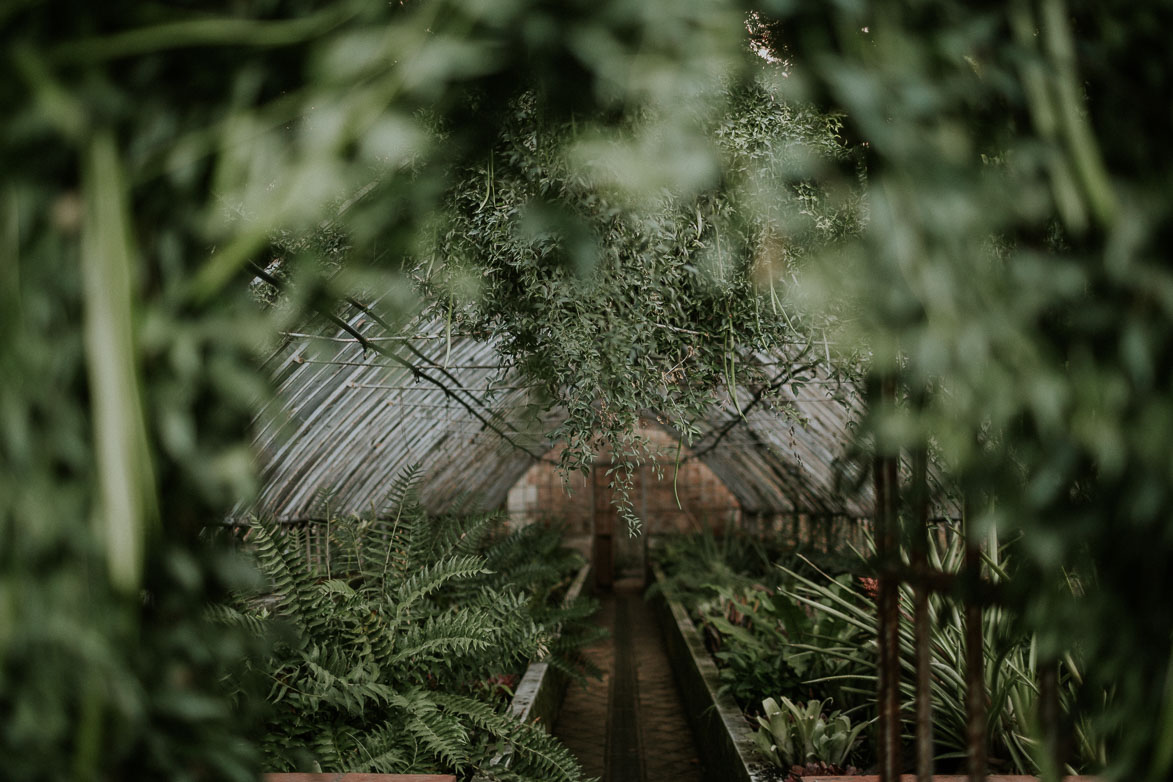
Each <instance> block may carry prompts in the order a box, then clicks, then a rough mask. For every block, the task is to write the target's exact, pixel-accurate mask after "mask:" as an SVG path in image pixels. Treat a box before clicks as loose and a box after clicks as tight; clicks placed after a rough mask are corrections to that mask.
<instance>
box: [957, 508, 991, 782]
mask: <svg viewBox="0 0 1173 782" xmlns="http://www.w3.org/2000/svg"><path fill="white" fill-rule="evenodd" d="M965 506H966V507H965V511H964V516H965V529H964V533H965V575H964V581H965V582H964V584H963V587H964V597H965V715H966V731H965V734H966V736H965V737H966V757H967V763H966V766H967V770H968V773H969V780H970V782H982V780H984V779H985V778H986V685H985V659H984V654H983V650H982V606H981V603H980V602H979V600H980V595H979V593H978V592H979V586H980V584H981V568H982V558H981V557H982V555H981V548H980V545H979V544H978V542H977V541H976V540H975V539H974V536H973V530H972V527H971V522H972V515H971V510H972V509H971V508H970V504H969V502H968V501H967V502H966V503H965Z"/></svg>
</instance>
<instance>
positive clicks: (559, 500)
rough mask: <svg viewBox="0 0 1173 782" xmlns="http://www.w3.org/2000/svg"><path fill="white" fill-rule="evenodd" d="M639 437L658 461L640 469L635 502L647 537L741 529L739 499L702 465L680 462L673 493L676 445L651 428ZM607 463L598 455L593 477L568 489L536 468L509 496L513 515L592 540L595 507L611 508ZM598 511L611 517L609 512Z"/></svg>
mask: <svg viewBox="0 0 1173 782" xmlns="http://www.w3.org/2000/svg"><path fill="white" fill-rule="evenodd" d="M641 432H642V433H643V434H644V435H645V436H646V437H647V438H648V439H649V440H650V441H651V442H652V443H653V444H654V446H655V461H654V464H645V465H644V466H643V467H641V468H640V471H639V474H638V476H637V477H636V482H635V490H634V491H633V492H632V496H631V499H632V504H633V505H634V507H635V512H636V514H637V515H638V516H639V517H640V518H641V520H642V521H643V523H644V531H645V532H646V533H651V534H656V533H660V532H670V531H681V532H684V531H690V530H699V529H701V528H702V525H708V526H711V527H713V528H714V529H715V530H716V531H718V532H720V531H721V530H723V529H724V527H725V525H727V524H730V523H733V524H736V523H738V521H739V520H740V517H741V508H740V506H739V505H738V503H737V500H736V498H735V497H734V496H733V495H732V494H731V493H730V492H729V490H728V489H727V488H725V484H723V483H722V482H721V480H720V479H719V478H718V477H717V476H716V475H715V474H714V473H713V471H712V470H710V469H709V468H708V467H706V466H705V465H704V464H703V463H701V462H699V461H695V460H688V461H682V462H681V464H680V469H679V473H678V474H677V475H676V482H675V483H676V489H675V492H674V491H673V473H674V472H675V471H676V466H675V461H676V442H675V440H673V439H672V438H671V437H670V436H669V435H668V434H666V433H665V432H663V431H662V430H661V429H659V428H658V427H655V426H652V425H645V426H644V427H642V428H641ZM559 453H560V449H555V450H554V451H552V452H551V453H550V454H549V456H550V457H551V458H553V459H555V460H556V459H557V458H558V455H559ZM685 454H687V451H685ZM609 462H610V457H609V455H608V454H606V453H601V454H599V456H598V461H597V462H596V473H595V474H594V475H593V476H583V475H582V474H581V473H575V474H574V475H572V476H571V478H570V481H569V483H566V484H564V482H563V480H562V477H561V476H560V475H559V474H558V470H557V468H556V467H555V466H554V465H553V464H549V463H546V462H541V463H539V464H535V465H534V466H533V467H531V468H530V470H529V471H528V472H527V473H526V474H525V475H524V476H522V478H521V480H520V481H518V482H517V484H516V485H514V487H513V488H512V489H511V490H510V492H509V498H508V501H507V506H506V507H507V509H508V511H509V515H510V516H511V517H512V518H516V519H518V520H524V521H542V520H546V519H552V520H556V521H562V522H565V523H566V525H567V534H568V535H571V536H577V535H589V534H590V533H591V529H592V527H591V522H592V518H593V514H594V512H595V507H596V504H599V503H604V504H605V503H607V502H608V500H607V499H606V495H607V494H609V492H608V491H607V490H606V480H607V479H606V477H605V475H604V473H605V470H606V466H607V465H608V464H609ZM657 473H658V474H657ZM596 483H597V485H598V487H599V488H598V489H596ZM677 495H678V496H679V498H680V504H679V507H678V506H677V502H676V498H677ZM600 511H601V512H607V506H606V505H604V507H602V508H600Z"/></svg>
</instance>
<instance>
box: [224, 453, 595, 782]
mask: <svg viewBox="0 0 1173 782" xmlns="http://www.w3.org/2000/svg"><path fill="white" fill-rule="evenodd" d="M414 480H415V475H414V473H409V474H408V475H406V476H405V477H404V478H402V479H401V480H400V481H398V482H397V484H396V488H395V490H394V491H393V493H392V501H391V506H392V507H391V510H392V512H391V513H390V514H389V516H387V517H386V518H381V519H374V518H350V519H332V520H330V521H329V522H328V523H327V524H326V525H324V526H325V528H324V529H317V530H311V529H309V528H300V529H298V528H291V527H286V526H280V525H277V524H274V523H271V522H265V521H259V522H257V523H256V524H255V526H254V527H253V529H252V534H251V541H252V545H253V548H254V550H255V553H256V558H257V561H258V563H259V565H260V568H261V570H262V571H263V572H264V573H265V575H266V576H267V577H268V579H269V582H270V583H269V590H270V591H269V592H268V593H266V594H265V595H263V596H252V598H251V599H247V600H245V599H242V600H241V601H240V602H239V603H238V604H237V605H236V606H232V607H228V606H221V607H219V608H218V609H216V613H217V615H218V616H219V617H220V618H221V619H222V620H223V621H228V622H234V623H239V624H243V625H246V626H249V627H251V628H252V629H253V630H254V632H260V633H275V634H276V636H277V637H278V638H279V639H280V640H279V641H278V642H277V643H276V644H275V650H274V652H273V653H272V655H270V656H269V657H268V658H267V659H265V660H263V661H260V662H258V663H257V667H258V668H259V672H260V673H261V674H262V675H263V676H264V677H265V678H266V679H267V680H268V682H269V692H268V700H269V702H270V703H271V704H272V706H273V710H272V715H271V717H270V719H269V721H268V724H267V725H266V735H265V736H264V738H263V739H262V741H261V746H262V749H263V751H264V753H265V756H266V758H267V760H268V764H269V765H270V766H271V768H273V769H274V770H308V771H317V770H321V771H328V772H383V773H411V772H434V771H438V770H446V771H451V772H455V773H459V774H470V773H473V772H475V773H477V774H479V775H481V776H483V777H486V778H488V779H518V780H535V782H536V780H542V781H543V782H546V781H551V782H556V781H558V780H565V781H566V782H572V781H574V780H578V779H580V778H581V770H580V768H579V766H578V763H577V762H576V761H575V759H574V758H573V757H572V756H571V754H570V753H569V752H568V751H567V750H566V749H565V748H564V747H563V746H562V745H561V744H559V743H558V742H557V740H556V739H554V738H553V737H551V736H549V735H547V734H546V733H544V732H543V731H542V730H541V729H539V728H537V727H534V726H531V725H526V724H522V723H519V722H517V721H515V720H513V719H512V718H510V717H509V716H508V715H507V714H505V713H504V712H503V710H502V708H501V705H500V704H495V703H493V702H491V701H487V700H486V699H484V698H482V697H478V687H477V685H478V683H479V682H483V681H484V680H486V679H487V678H489V677H490V676H493V675H494V674H498V673H501V672H502V671H505V670H508V669H509V668H510V667H520V666H522V665H524V664H525V662H526V661H527V660H530V659H548V660H549V661H550V662H552V663H554V664H556V665H558V666H559V667H561V668H563V669H565V670H570V671H574V672H575V673H578V675H581V672H580V666H579V665H578V664H577V660H578V657H577V655H576V653H575V652H576V648H577V645H579V644H581V643H583V642H587V641H589V640H590V639H591V638H592V637H593V633H592V631H591V630H590V629H588V628H589V624H588V623H587V622H586V621H585V620H586V619H587V617H589V615H590V613H591V612H592V611H593V607H592V606H591V605H590V604H589V603H587V602H584V601H579V602H577V603H575V604H573V605H570V606H561V605H560V604H559V602H560V601H552V600H551V599H550V598H551V597H552V596H553V595H554V594H555V593H556V592H557V589H558V585H559V584H562V583H564V582H566V581H568V572H569V571H571V570H572V569H573V568H574V567H575V566H576V565H577V564H579V562H578V561H576V560H575V559H573V558H572V557H573V556H574V555H570V554H565V553H563V552H562V551H561V550H560V549H559V547H558V539H559V533H558V531H557V530H548V529H544V528H525V529H522V530H518V531H516V532H512V533H509V534H504V533H503V532H502V529H501V527H502V525H501V519H500V517H499V516H495V515H452V516H445V517H438V518H437V517H431V516H429V515H428V514H426V513H425V512H424V511H423V510H422V508H421V507H420V505H419V502H418V500H417V499H416V497H415V492H414ZM315 534H316V535H317V539H316V540H315V539H314V535H315ZM315 544H316V545H315ZM307 552H308V553H307ZM535 555H537V556H535ZM523 558H524V562H525V563H526V565H527V566H526V567H524V568H522V567H519V566H520V565H521V564H522V562H523ZM511 568H516V569H512V570H511ZM479 691H480V692H483V691H484V688H480V690H479ZM506 749H508V750H509V752H508V753H507V754H508V755H509V756H510V757H511V758H512V760H511V762H510V765H509V768H507V769H506V768H500V767H494V766H493V765H492V759H493V758H495V757H500V756H502V755H503V754H504V753H503V751H504V750H506Z"/></svg>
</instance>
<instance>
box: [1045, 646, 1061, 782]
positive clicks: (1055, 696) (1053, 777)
mask: <svg viewBox="0 0 1173 782" xmlns="http://www.w3.org/2000/svg"><path fill="white" fill-rule="evenodd" d="M1061 719H1062V718H1061V714H1060V706H1059V662H1058V661H1057V660H1055V659H1049V660H1046V661H1043V662H1041V663H1040V664H1039V722H1040V723H1041V727H1042V733H1043V746H1044V755H1043V757H1045V758H1046V759H1047V760H1048V761H1049V762H1050V764H1051V766H1050V768H1047V767H1044V768H1043V769H1042V772H1043V773H1042V775H1041V776H1042V779H1043V780H1044V782H1058V780H1059V778H1060V777H1061V776H1062V774H1063V763H1064V761H1065V758H1064V757H1063V746H1062V740H1061V738H1060V720H1061Z"/></svg>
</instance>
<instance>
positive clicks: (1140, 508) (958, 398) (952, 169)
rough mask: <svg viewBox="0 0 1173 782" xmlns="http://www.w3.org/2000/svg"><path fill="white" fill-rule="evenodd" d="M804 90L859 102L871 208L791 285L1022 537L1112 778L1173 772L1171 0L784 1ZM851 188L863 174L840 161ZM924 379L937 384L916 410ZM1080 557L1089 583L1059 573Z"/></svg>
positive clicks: (777, 30) (1056, 647) (919, 432)
mask: <svg viewBox="0 0 1173 782" xmlns="http://www.w3.org/2000/svg"><path fill="white" fill-rule="evenodd" d="M762 11H763V13H762V14H761V15H760V17H759V21H760V23H761V29H762V30H763V33H764V36H763V37H764V38H765V39H766V40H767V41H768V42H769V44H770V45H772V47H773V50H774V51H775V52H776V53H777V54H779V55H781V56H782V57H784V58H786V59H787V60H788V61H789V62H790V63H791V64H792V66H793V69H792V75H791V78H790V80H789V83H790V84H791V85H792V88H793V91H794V92H793V93H792V94H796V95H801V96H803V97H805V98H806V99H809V100H812V101H814V102H815V103H816V104H818V105H823V106H828V107H835V108H836V109H838V110H839V111H841V112H842V113H843V123H844V130H843V133H844V136H845V137H846V138H847V139H848V140H849V141H851V142H852V143H855V144H858V145H859V146H860V147H861V148H862V149H863V150H864V157H865V162H866V170H867V179H866V190H867V196H868V217H869V219H868V224H867V227H866V229H865V230H864V231H863V232H861V234H860V235H859V237H858V238H857V239H855V240H850V241H848V242H847V243H846V244H845V246H842V247H840V248H837V249H836V252H835V253H834V254H827V255H825V256H824V257H823V258H822V259H821V260H820V261H819V262H818V263H813V264H810V265H808V267H807V269H806V270H805V272H806V273H805V274H804V275H803V279H802V284H801V285H800V287H799V288H798V290H797V291H796V300H799V299H801V300H803V301H805V302H806V304H807V305H808V306H811V307H813V308H815V309H817V310H819V311H823V312H825V311H827V310H828V307H827V303H829V302H834V304H835V306H836V307H838V308H841V309H840V310H839V311H840V312H842V313H844V314H845V316H844V317H842V318H841V319H840V323H839V327H838V328H837V329H835V333H836V340H837V341H838V343H839V344H840V345H843V346H848V347H849V348H850V349H851V350H852V351H855V350H858V349H859V347H860V346H861V345H866V346H867V347H866V350H867V352H868V353H869V354H870V365H869V366H870V370H871V371H872V372H873V373H875V374H878V375H885V374H889V375H890V374H896V375H899V376H900V377H901V378H902V380H903V382H904V384H905V385H906V387H907V388H908V389H909V393H908V395H907V397H903V396H902V398H901V400H900V401H899V403H898V404H897V405H896V407H895V408H894V409H889V410H882V409H877V410H876V411H875V414H874V415H873V416H872V417H871V418H870V420H869V421H868V422H867V425H866V427H865V430H866V431H865V433H866V434H874V435H875V442H876V443H877V444H878V446H879V448H880V449H881V450H883V451H887V452H893V451H895V450H896V449H897V448H899V447H907V448H915V447H917V446H921V445H927V446H928V447H929V448H930V449H931V450H932V451H933V452H934V454H935V456H936V458H937V459H938V461H939V462H940V463H942V464H943V465H946V466H947V468H948V470H949V471H950V474H951V475H952V476H953V478H954V479H955V481H956V484H957V486H959V487H960V488H961V489H962V490H963V491H964V492H965V493H966V495H967V496H968V497H969V498H970V501H971V502H972V503H973V508H974V509H975V514H974V515H975V519H974V534H975V535H976V536H977V537H978V538H979V539H981V538H983V537H984V533H985V531H986V529H988V528H991V527H996V528H997V529H998V530H999V531H1000V533H1001V534H1003V535H1011V534H1013V533H1014V532H1015V531H1017V530H1021V531H1022V532H1023V533H1024V536H1023V539H1022V543H1021V547H1020V551H1019V557H1020V566H1021V569H1020V572H1019V574H1018V575H1017V576H1016V578H1015V579H1014V581H1013V582H1012V584H1011V587H1010V588H1011V589H1012V590H1015V591H1016V592H1017V593H1018V594H1017V604H1018V605H1020V606H1022V607H1024V609H1025V610H1026V612H1027V614H1028V617H1029V619H1030V620H1031V623H1032V626H1033V628H1034V629H1035V630H1036V631H1037V632H1038V634H1039V636H1038V637H1039V654H1040V656H1041V657H1042V658H1044V659H1048V658H1051V659H1053V658H1055V657H1057V656H1059V655H1060V654H1061V653H1062V652H1063V651H1064V650H1066V649H1069V648H1072V647H1077V648H1079V649H1080V650H1081V651H1082V652H1083V653H1084V654H1086V659H1087V660H1088V668H1087V671H1086V673H1087V675H1088V682H1089V684H1090V685H1092V690H1093V691H1095V690H1097V689H1112V690H1113V691H1114V693H1115V697H1114V699H1113V700H1112V703H1111V705H1110V707H1109V710H1108V712H1107V713H1106V714H1105V715H1104V716H1103V719H1102V720H1101V723H1100V725H1099V728H1100V731H1101V733H1102V735H1105V736H1110V737H1111V738H1110V744H1111V745H1112V752H1111V753H1110V756H1111V757H1112V759H1113V762H1114V765H1113V766H1112V767H1111V768H1110V769H1109V775H1110V776H1115V775H1123V776H1127V777H1128V778H1132V779H1142V778H1143V779H1153V780H1157V779H1163V778H1166V777H1167V776H1168V774H1169V773H1170V771H1171V770H1173V697H1171V696H1173V680H1171V678H1170V671H1171V667H1170V666H1171V662H1173V660H1171V656H1170V649H1171V642H1173V606H1171V604H1170V602H1169V601H1168V600H1167V599H1165V596H1166V595H1168V594H1170V593H1171V591H1173V575H1171V571H1170V569H1169V568H1168V567H1167V566H1166V563H1167V560H1168V557H1169V553H1170V547H1171V545H1173V524H1170V519H1169V507H1170V500H1171V496H1170V491H1171V487H1173V483H1171V482H1170V476H1171V475H1173V450H1170V449H1169V447H1168V443H1169V442H1170V438H1171V436H1173V393H1171V392H1173V387H1171V384H1173V373H1171V371H1170V370H1171V368H1173V355H1171V348H1173V267H1171V266H1170V264H1169V259H1168V248H1169V246H1170V239H1171V238H1173V236H1171V235H1170V231H1171V230H1173V228H1171V226H1173V221H1171V220H1170V216H1171V215H1170V212H1171V210H1173V167H1171V165H1173V154H1171V152H1170V147H1169V145H1168V143H1167V139H1166V137H1167V129H1168V127H1169V123H1170V113H1169V105H1170V104H1169V101H1168V100H1167V95H1168V83H1169V67H1168V66H1169V58H1168V56H1167V53H1166V52H1165V48H1166V43H1165V33H1166V31H1168V29H1169V28H1170V24H1171V23H1173V4H1170V3H1168V2H1151V3H1143V4H1131V5H1127V6H1125V5H1104V4H1102V3H1094V2H1085V1H1083V0H1037V1H1036V2H999V3H983V4H972V3H960V2H952V1H950V0H926V2H917V3H896V2H870V3H822V2H770V3H764V4H763V8H762ZM826 176H827V177H830V178H832V179H838V180H840V181H848V180H850V179H851V178H852V177H854V170H842V171H838V172H835V171H827V172H826ZM925 390H927V399H925V400H924V401H923V402H922V401H919V400H918V397H919V396H920V395H921V393H922V391H925ZM1072 571H1077V572H1080V573H1082V574H1083V575H1082V577H1083V581H1084V583H1085V585H1086V589H1085V590H1081V591H1079V592H1076V593H1073V592H1072V591H1071V590H1068V589H1064V588H1063V585H1064V584H1065V581H1066V579H1065V576H1066V575H1067V574H1068V573H1070V572H1072Z"/></svg>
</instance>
